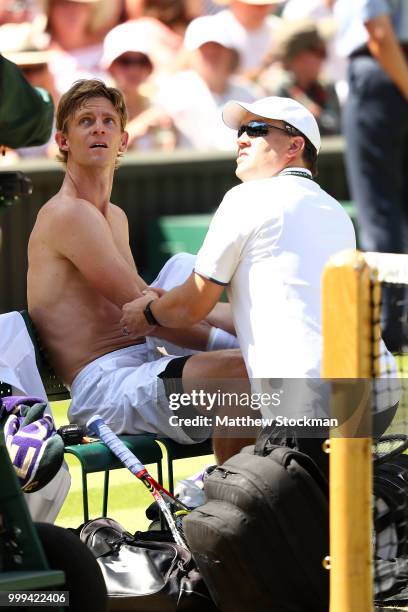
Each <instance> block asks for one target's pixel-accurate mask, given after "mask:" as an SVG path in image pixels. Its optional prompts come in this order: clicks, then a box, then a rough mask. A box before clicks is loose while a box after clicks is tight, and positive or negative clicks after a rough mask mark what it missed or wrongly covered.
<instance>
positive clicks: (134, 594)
mask: <svg viewBox="0 0 408 612" xmlns="http://www.w3.org/2000/svg"><path fill="white" fill-rule="evenodd" d="M166 534H168V532H165V533H164V534H163V533H162V532H154V531H150V532H145V533H141V532H137V533H136V534H135V535H134V536H133V535H131V534H130V533H129V532H127V531H126V530H125V529H124V528H123V527H121V525H119V523H117V522H116V521H114V520H113V519H110V518H97V519H94V520H91V521H88V522H87V523H85V524H84V525H83V526H82V527H81V528H80V530H79V535H80V538H81V540H82V542H84V543H85V544H86V545H87V546H88V547H89V548H90V549H91V550H92V552H93V553H94V555H95V557H96V559H97V561H98V564H99V566H100V568H101V570H102V573H103V576H104V578H105V582H106V587H107V591H108V595H109V600H110V606H111V608H110V609H111V610H136V611H137V610H139V611H143V612H174V611H176V610H177V611H178V610H180V611H186V612H187V611H194V612H213V611H216V610H217V608H216V607H215V605H214V603H213V602H212V600H211V598H210V596H209V594H208V590H207V588H206V586H205V584H204V582H203V580H202V578H201V575H200V573H199V572H198V570H197V568H196V566H195V564H194V561H193V559H192V555H191V553H190V551H189V550H187V549H186V548H183V547H182V546H178V545H177V544H175V543H174V542H172V541H158V539H157V538H160V537H161V536H163V537H166ZM168 539H169V540H170V538H168Z"/></svg>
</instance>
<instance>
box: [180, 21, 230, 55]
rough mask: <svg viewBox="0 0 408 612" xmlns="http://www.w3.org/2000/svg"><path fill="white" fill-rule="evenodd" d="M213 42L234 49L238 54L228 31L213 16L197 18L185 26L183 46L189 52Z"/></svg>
mask: <svg viewBox="0 0 408 612" xmlns="http://www.w3.org/2000/svg"><path fill="white" fill-rule="evenodd" d="M208 42H215V43H218V44H219V45H222V46H223V47H226V48H227V49H235V50H236V51H238V52H239V50H240V49H239V47H238V45H237V43H236V42H235V41H234V40H233V38H232V36H230V34H229V32H228V29H227V28H226V27H225V26H224V25H223V23H222V22H221V21H220V20H219V19H218V18H217V17H216V16H215V15H205V16H204V17H197V18H196V19H193V21H191V22H190V24H189V25H188V26H187V29H186V32H185V35H184V46H185V47H186V49H189V51H195V50H196V49H198V48H199V47H201V45H204V44H205V43H208Z"/></svg>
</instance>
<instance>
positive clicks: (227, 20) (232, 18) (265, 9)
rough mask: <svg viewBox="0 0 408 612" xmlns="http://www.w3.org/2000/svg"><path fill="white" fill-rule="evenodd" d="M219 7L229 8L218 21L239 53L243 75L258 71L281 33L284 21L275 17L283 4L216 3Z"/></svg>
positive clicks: (265, 0) (260, 0) (254, 0)
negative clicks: (274, 40) (273, 42)
mask: <svg viewBox="0 0 408 612" xmlns="http://www.w3.org/2000/svg"><path fill="white" fill-rule="evenodd" d="M216 3H217V4H219V5H225V9H224V10H222V11H220V12H219V13H217V14H216V15H214V18H215V19H217V21H218V24H219V28H220V29H221V30H225V31H226V32H228V33H229V36H230V38H231V40H232V41H233V43H234V46H235V47H236V49H237V50H238V51H239V53H240V55H241V65H240V70H241V72H242V73H243V74H247V73H249V72H251V71H253V70H256V69H258V68H259V66H260V65H261V63H262V61H263V59H264V57H265V55H266V54H267V53H268V52H269V50H270V47H271V41H273V39H274V37H275V34H276V31H277V30H279V27H280V24H281V20H280V19H279V17H277V16H276V15H273V14H272V13H273V12H274V11H275V10H276V9H277V8H278V7H279V5H281V4H282V3H283V2H282V0H216Z"/></svg>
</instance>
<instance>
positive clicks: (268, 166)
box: [235, 113, 292, 181]
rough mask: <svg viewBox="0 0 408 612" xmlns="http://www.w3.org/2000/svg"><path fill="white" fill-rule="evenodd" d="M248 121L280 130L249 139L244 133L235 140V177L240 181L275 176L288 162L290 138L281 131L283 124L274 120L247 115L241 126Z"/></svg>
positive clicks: (272, 130) (273, 130)
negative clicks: (236, 146)
mask: <svg viewBox="0 0 408 612" xmlns="http://www.w3.org/2000/svg"><path fill="white" fill-rule="evenodd" d="M250 121H261V122H263V123H267V124H269V125H273V126H275V127H277V128H281V129H274V128H272V129H270V130H269V131H268V133H267V134H266V135H265V136H255V137H251V136H249V135H248V134H247V132H244V133H243V134H241V136H240V137H239V138H238V140H237V144H238V157H237V169H236V172H235V173H236V175H237V177H238V178H240V179H241V181H251V180H254V179H262V178H268V177H271V176H275V175H276V174H278V172H280V171H281V170H282V168H284V167H285V165H286V163H287V161H288V153H289V147H290V143H291V140H292V137H291V136H289V134H287V133H285V132H284V131H282V128H283V125H284V124H283V122H282V121H278V120H276V119H263V118H262V117H258V116H256V115H252V114H251V113H247V114H246V115H245V116H244V118H243V119H242V121H241V126H242V125H245V124H247V123H249V122H250Z"/></svg>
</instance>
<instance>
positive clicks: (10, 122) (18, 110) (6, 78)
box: [0, 56, 54, 149]
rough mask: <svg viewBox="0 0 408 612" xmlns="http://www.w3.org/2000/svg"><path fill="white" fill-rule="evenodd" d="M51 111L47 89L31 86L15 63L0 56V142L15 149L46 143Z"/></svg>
mask: <svg viewBox="0 0 408 612" xmlns="http://www.w3.org/2000/svg"><path fill="white" fill-rule="evenodd" d="M53 115H54V104H53V102H52V98H51V96H50V94H49V93H48V91H46V90H45V89H41V88H39V87H32V86H31V85H30V83H28V81H26V79H25V78H24V76H23V74H22V72H21V70H20V69H19V68H18V66H16V65H15V64H13V62H9V61H8V60H6V58H4V57H1V56H0V145H6V146H7V147H10V148H12V149H17V148H19V147H33V146H36V145H41V144H44V143H46V142H47V141H48V140H49V138H50V136H51V130H52V120H53Z"/></svg>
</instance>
